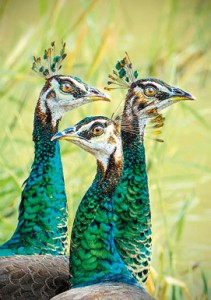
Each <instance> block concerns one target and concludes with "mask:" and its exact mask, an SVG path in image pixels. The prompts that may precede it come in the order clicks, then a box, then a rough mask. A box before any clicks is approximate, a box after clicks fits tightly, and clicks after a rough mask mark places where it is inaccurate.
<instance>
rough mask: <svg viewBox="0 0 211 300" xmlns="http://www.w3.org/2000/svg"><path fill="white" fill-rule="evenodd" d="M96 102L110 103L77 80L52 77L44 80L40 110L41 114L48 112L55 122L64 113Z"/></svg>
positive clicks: (103, 96)
mask: <svg viewBox="0 0 211 300" xmlns="http://www.w3.org/2000/svg"><path fill="white" fill-rule="evenodd" d="M98 100H103V101H110V98H109V97H108V96H107V95H105V94H104V93H102V92H101V91H99V90H98V89H96V88H94V87H92V86H90V85H88V84H87V83H85V82H83V81H82V80H80V79H79V78H76V77H71V76H64V75H54V76H52V77H50V78H48V79H46V83H45V85H44V87H43V89H42V91H41V95H40V109H41V111H42V112H43V113H46V112H47V111H48V110H49V111H50V113H51V116H52V119H53V120H54V121H57V120H59V119H60V118H61V117H62V116H63V114H64V113H65V112H67V111H70V110H72V109H74V108H77V107H79V106H81V105H83V104H86V103H89V102H93V101H98Z"/></svg>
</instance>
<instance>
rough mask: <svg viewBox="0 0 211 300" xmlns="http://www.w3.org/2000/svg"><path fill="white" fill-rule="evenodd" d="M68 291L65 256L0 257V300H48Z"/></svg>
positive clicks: (66, 260)
mask: <svg viewBox="0 0 211 300" xmlns="http://www.w3.org/2000/svg"><path fill="white" fill-rule="evenodd" d="M17 258H18V259H17ZM68 288H69V259H68V257H66V256H52V255H29V256H21V255H20V256H19V255H18V256H10V257H0V300H29V299H30V300H38V299H39V300H48V299H51V298H52V297H54V296H55V295H58V294H59V293H62V292H64V291H66V290H68Z"/></svg>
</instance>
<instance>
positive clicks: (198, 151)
mask: <svg viewBox="0 0 211 300" xmlns="http://www.w3.org/2000/svg"><path fill="white" fill-rule="evenodd" d="M210 19H211V3H210V1H208V0H207V1H206V0H205V1H200V0H193V1H191V0H184V1H182V0H180V1H176V0H157V1H156V0H149V1H143V0H130V1H127V0H110V1H102V0H78V1H77V0H74V1H68V0H51V1H50V0H40V1H38V0H37V1H26V0H0V45H1V47H0V74H1V80H0V96H1V98H0V99H1V100H0V103H1V109H0V121H1V127H0V170H1V171H0V199H1V201H0V212H1V213H0V243H3V242H4V241H6V240H7V239H8V238H9V237H10V236H11V234H12V233H13V231H14V229H15V227H16V224H17V211H18V205H19V201H20V193H21V184H22V183H23V181H24V180H25V179H26V178H27V176H28V174H29V171H30V166H31V164H32V161H33V143H32V138H31V134H32V124H33V113H34V107H35V105H36V101H37V99H38V96H39V92H40V90H41V88H42V85H43V81H42V79H40V78H38V77H37V76H36V75H35V74H33V72H32V71H31V69H30V68H31V63H32V56H33V55H36V56H39V55H41V54H42V52H43V50H44V49H45V48H46V47H48V46H49V43H50V42H51V41H53V40H55V41H56V42H57V44H58V43H59V42H60V40H61V39H64V40H65V41H66V43H67V51H68V58H67V60H66V61H65V62H64V64H63V65H64V67H63V72H64V74H72V75H75V76H78V77H81V78H82V79H84V80H86V81H87V82H89V83H90V84H92V85H96V86H97V87H99V88H103V87H104V86H105V85H106V82H107V75H108V73H110V72H111V70H112V69H113V67H114V65H115V63H116V61H117V60H118V59H120V58H122V57H123V56H124V51H128V52H129V55H130V57H131V60H132V62H133V64H134V67H135V68H137V69H138V70H139V75H140V77H148V76H152V77H158V78H160V79H162V80H164V81H166V82H168V83H170V84H174V85H177V86H179V87H180V88H182V89H184V90H186V91H188V92H190V93H192V94H193V95H194V96H195V97H196V98H197V101H195V102H186V103H180V104H177V105H175V106H173V107H171V108H170V109H169V110H167V111H165V112H164V115H165V117H166V122H165V127H164V128H163V131H162V138H163V139H164V140H165V143H162V144H161V143H156V142H154V141H152V140H150V135H148V137H149V139H147V138H146V141H145V146H146V155H147V162H148V176H149V187H150V195H151V208H152V221H153V263H152V272H151V276H150V278H149V281H148V285H147V287H148V290H149V292H150V293H151V294H152V295H154V296H155V297H156V298H157V299H161V300H163V299H164V300H165V299H169V300H171V299H176V300H177V299H179V300H180V299H208V298H209V296H211V291H210V289H211V242H210V240H211V238H210V228H211V206H210V198H211V193H210V190H211V189H210V179H211V156H210V152H211V146H210V129H211V125H210V118H211V116H210V113H211V108H210V103H209V101H210V100H209V91H210V89H209V80H210V74H211V69H210V58H211V52H210V42H211V34H210V33H211V26H210V23H211V22H210ZM110 95H111V96H112V98H113V102H112V103H111V104H110V105H108V104H107V103H96V104H93V105H86V106H83V107H81V108H79V109H77V110H75V111H74V112H71V113H69V114H67V115H66V116H65V117H64V118H63V120H62V122H61V125H60V129H62V128H65V127H67V126H69V125H71V124H74V123H75V122H77V121H79V120H80V119H81V118H83V117H85V116H87V115H98V114H100V115H106V116H111V114H112V112H113V111H114V110H115V109H116V108H117V106H118V105H119V103H120V102H121V101H123V100H124V93H123V92H122V91H120V90H117V91H114V92H112V93H110ZM61 149H62V161H63V166H64V175H65V181H66V191H67V195H68V199H69V211H70V217H71V218H70V227H71V223H72V220H73V217H74V213H75V211H76V209H77V205H78V203H79V201H80V199H81V198H82V196H83V194H84V192H85V191H86V189H87V188H88V186H89V184H90V183H91V182H92V179H93V176H94V174H95V161H94V158H92V157H91V156H89V155H88V154H87V153H85V152H83V151H82V150H79V149H78V148H76V147H75V146H74V145H71V144H69V143H68V144H67V143H65V142H64V143H61Z"/></svg>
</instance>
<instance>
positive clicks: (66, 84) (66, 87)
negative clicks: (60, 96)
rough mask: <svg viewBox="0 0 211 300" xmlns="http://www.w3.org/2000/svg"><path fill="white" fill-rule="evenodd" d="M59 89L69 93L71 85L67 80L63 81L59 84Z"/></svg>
mask: <svg viewBox="0 0 211 300" xmlns="http://www.w3.org/2000/svg"><path fill="white" fill-rule="evenodd" d="M61 90H62V91H63V92H65V93H69V92H70V91H71V90H72V86H71V84H70V83H69V82H64V83H62V84H61Z"/></svg>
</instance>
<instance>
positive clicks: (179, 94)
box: [170, 88, 196, 101]
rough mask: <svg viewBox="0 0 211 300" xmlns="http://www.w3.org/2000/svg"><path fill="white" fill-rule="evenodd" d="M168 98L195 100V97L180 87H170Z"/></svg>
mask: <svg viewBox="0 0 211 300" xmlns="http://www.w3.org/2000/svg"><path fill="white" fill-rule="evenodd" d="M170 99H171V100H173V101H181V100H195V99H196V98H195V97H194V96H192V95H191V94H189V93H187V92H185V91H183V90H181V89H178V88H172V94H171V97H170Z"/></svg>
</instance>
